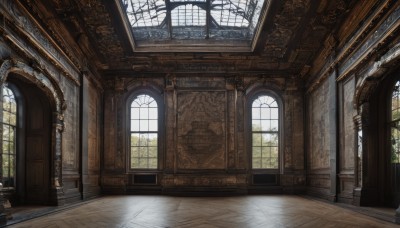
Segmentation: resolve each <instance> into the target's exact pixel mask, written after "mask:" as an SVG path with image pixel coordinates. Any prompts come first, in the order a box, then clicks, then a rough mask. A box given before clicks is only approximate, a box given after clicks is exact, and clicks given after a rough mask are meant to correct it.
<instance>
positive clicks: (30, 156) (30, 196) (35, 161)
mask: <svg viewBox="0 0 400 228" xmlns="http://www.w3.org/2000/svg"><path fill="white" fill-rule="evenodd" d="M2 89H3V148H4V146H5V145H7V146H8V148H11V149H9V151H10V152H11V151H12V150H14V151H13V152H14V153H15V160H14V161H13V162H14V166H10V165H8V166H7V167H6V168H7V169H8V170H9V172H10V173H14V180H13V182H14V183H13V185H9V186H8V187H7V188H6V189H5V190H6V192H7V195H8V196H9V199H10V201H11V203H12V204H13V205H21V204H34V205H46V204H49V202H50V186H51V184H50V180H51V179H50V166H51V163H50V161H51V160H52V159H51V144H52V138H51V128H52V122H53V121H52V115H51V113H52V112H51V103H50V100H49V99H48V98H47V96H46V95H45V93H44V92H43V91H42V90H40V89H39V88H38V87H37V86H36V85H35V84H33V83H31V82H29V81H28V80H26V79H24V78H23V77H20V76H18V75H17V74H10V75H9V76H8V78H7V81H6V83H4V84H3V88H2ZM5 92H6V93H7V94H8V95H10V94H11V95H13V96H14V99H15V106H16V109H15V115H16V121H15V130H14V131H9V130H7V129H6V128H10V126H11V125H10V124H7V123H5V119H4V117H5V116H7V115H8V114H7V111H6V108H7V107H6V106H7V105H8V103H7V102H4V101H5V100H7V98H5V97H4V95H5V94H4V93H5ZM7 134H9V135H7ZM12 138H13V139H15V142H14V146H13V147H11V146H9V144H10V142H11V141H10V140H11V139H12ZM6 139H7V140H9V141H7V140H6ZM5 159H7V158H5V156H4V149H3V164H2V165H3V170H5V164H6V162H5ZM8 161H11V160H10V159H8ZM12 169H14V170H12ZM4 176H5V175H4V172H3V182H4Z"/></svg>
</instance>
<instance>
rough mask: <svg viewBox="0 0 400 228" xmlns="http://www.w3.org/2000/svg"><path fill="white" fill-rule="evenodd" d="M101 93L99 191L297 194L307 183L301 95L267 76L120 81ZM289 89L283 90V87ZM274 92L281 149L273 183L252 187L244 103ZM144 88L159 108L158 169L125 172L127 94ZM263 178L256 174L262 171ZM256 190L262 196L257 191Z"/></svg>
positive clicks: (289, 82) (291, 83) (291, 84)
mask: <svg viewBox="0 0 400 228" xmlns="http://www.w3.org/2000/svg"><path fill="white" fill-rule="evenodd" d="M107 84H109V85H110V87H109V88H107V90H106V91H105V97H104V99H105V107H106V108H105V112H104V115H105V120H106V121H105V123H104V124H105V126H104V127H105V138H106V139H107V140H106V141H105V151H104V172H103V174H104V175H103V176H102V184H103V189H104V191H105V192H110V193H124V192H136V191H142V192H143V191H144V192H146V191H147V192H149V191H157V192H166V193H171V194H174V193H178V192H182V191H185V192H192V193H193V192H199V191H200V192H209V191H212V192H221V191H225V192H226V191H229V192H231V193H244V192H248V191H261V190H262V189H263V190H264V191H265V192H268V191H271V189H272V190H273V191H275V192H276V191H277V189H278V191H279V192H282V191H288V192H294V191H295V192H299V191H301V190H302V186H304V184H305V177H304V158H303V152H304V151H303V147H302V146H303V142H304V138H303V135H302V131H303V129H304V126H303V118H304V114H303V99H302V96H301V93H302V90H301V89H299V88H298V87H297V84H296V82H294V81H292V80H285V79H283V78H279V79H268V78H266V77H246V78H245V79H243V78H226V77H224V76H218V75H216V76H212V75H211V76H209V75H207V74H205V75H201V76H193V77H187V76H179V77H178V76H171V75H166V76H165V77H164V78H153V79H149V78H139V79H128V78H119V79H116V80H110V81H108V82H107ZM286 84H287V85H288V88H286V89H285V85H286ZM260 88H262V89H264V90H270V91H274V92H275V93H277V94H279V96H280V97H281V98H282V107H281V108H282V115H281V118H282V123H283V127H282V129H281V130H282V137H283V140H282V144H281V151H280V164H281V166H280V169H279V170H278V171H277V172H276V175H278V182H277V183H276V184H275V185H274V186H257V185H253V175H254V174H255V173H257V172H256V171H255V170H251V168H250V161H251V146H250V145H251V144H250V143H251V142H250V138H251V137H250V133H249V130H250V126H249V124H250V120H249V119H248V118H249V114H250V112H249V110H248V107H249V106H248V105H249V104H248V103H249V99H250V96H251V94H252V93H253V92H254V91H256V90H257V89H260ZM143 89H144V90H146V89H149V90H151V91H153V92H155V93H157V94H158V95H159V96H160V97H161V98H162V100H163V101H164V103H163V104H162V107H161V108H162V110H163V112H162V114H161V115H162V116H161V117H160V118H162V119H163V126H162V127H161V130H160V135H161V137H162V138H161V140H160V141H161V142H160V144H159V146H160V150H159V160H160V162H159V168H158V169H157V170H154V171H145V170H129V168H128V162H127V159H128V156H129V148H128V143H127V142H126V138H127V134H128V131H129V122H128V121H127V118H129V117H128V116H127V115H128V113H129V112H128V110H127V108H128V105H129V104H127V101H128V100H129V97H130V96H131V94H132V93H134V92H135V91H138V90H143ZM143 172H144V173H154V174H156V175H157V184H155V185H147V186H146V185H139V184H134V183H132V178H133V176H135V175H137V174H141V173H143ZM261 173H262V171H261ZM260 189H261V190H260Z"/></svg>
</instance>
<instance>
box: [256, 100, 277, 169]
mask: <svg viewBox="0 0 400 228" xmlns="http://www.w3.org/2000/svg"><path fill="white" fill-rule="evenodd" d="M251 117H252V118H251V137H252V143H251V151H252V168H253V169H278V168H279V105H278V102H277V101H276V99H275V98H273V97H271V96H268V95H259V96H258V97H256V99H254V100H253V103H252V105H251Z"/></svg>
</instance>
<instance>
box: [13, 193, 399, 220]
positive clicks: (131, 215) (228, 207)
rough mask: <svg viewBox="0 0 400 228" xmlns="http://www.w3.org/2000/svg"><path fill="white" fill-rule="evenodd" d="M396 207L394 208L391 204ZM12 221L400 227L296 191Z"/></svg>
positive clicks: (154, 199)
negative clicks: (301, 195) (283, 193)
mask: <svg viewBox="0 0 400 228" xmlns="http://www.w3.org/2000/svg"><path fill="white" fill-rule="evenodd" d="M393 211H394V210H393ZM11 227H32V228H33V227H34V228H37V227H46V228H53V227H54V228H55V227H73V228H81V227H95V228H101V227H107V228H109V227H119V228H125V227H126V228H128V227H135V228H136V227H138V228H142V227H143V228H159V227H180V228H197V227H206V228H214V227H228V228H247V227H262V228H264V227H315V228H319V227H399V226H397V225H395V224H392V223H388V222H384V221H381V220H378V219H375V218H372V217H368V216H366V215H362V214H359V213H357V212H354V211H351V210H348V209H345V208H341V207H338V206H336V205H334V204H329V203H325V202H322V201H318V200H311V199H307V198H303V197H300V196H290V195H289V196H288V195H265V196H235V197H172V196H107V197H102V198H99V199H97V200H93V201H91V202H89V203H86V204H82V205H80V206H78V207H74V208H72V209H68V210H63V211H60V212H57V213H53V214H49V215H45V216H42V217H39V218H36V219H32V220H28V221H25V222H22V223H18V224H15V225H13V226H11Z"/></svg>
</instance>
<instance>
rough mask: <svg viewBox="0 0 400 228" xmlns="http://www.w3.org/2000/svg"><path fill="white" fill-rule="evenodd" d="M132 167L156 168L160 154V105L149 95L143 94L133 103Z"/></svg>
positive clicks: (131, 130)
mask: <svg viewBox="0 0 400 228" xmlns="http://www.w3.org/2000/svg"><path fill="white" fill-rule="evenodd" d="M130 108H131V115H130V122H131V124H130V125H131V126H130V136H131V138H130V151H131V156H130V168H131V169H156V168H157V157H158V156H157V155H158V107H157V102H156V101H155V100H154V98H152V97H151V96H149V95H146V94H141V95H138V96H137V97H136V99H134V100H133V102H132V103H131V107H130Z"/></svg>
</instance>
